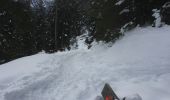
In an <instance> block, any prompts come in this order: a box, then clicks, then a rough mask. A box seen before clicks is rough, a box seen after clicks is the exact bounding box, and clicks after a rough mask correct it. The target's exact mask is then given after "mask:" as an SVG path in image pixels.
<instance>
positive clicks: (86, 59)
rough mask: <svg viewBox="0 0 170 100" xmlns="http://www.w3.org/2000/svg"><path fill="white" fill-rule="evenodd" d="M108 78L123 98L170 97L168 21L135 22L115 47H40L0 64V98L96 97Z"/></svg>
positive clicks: (62, 99)
mask: <svg viewBox="0 0 170 100" xmlns="http://www.w3.org/2000/svg"><path fill="white" fill-rule="evenodd" d="M105 83H109V84H110V85H111V86H112V88H113V90H114V91H115V92H116V93H117V95H118V96H119V97H121V98H122V97H124V96H127V97H129V98H130V97H133V96H136V95H140V97H141V98H142V100H170V87H169V84H170V26H164V27H162V28H152V27H147V28H136V29H135V30H133V31H131V32H127V33H126V34H125V36H124V37H123V38H122V39H120V40H118V41H117V42H116V43H115V44H114V45H113V46H112V47H107V46H106V45H102V44H98V45H95V46H93V48H91V49H90V50H88V49H84V48H83V49H81V48H80V49H78V50H72V51H67V52H59V53H55V54H45V53H40V54H37V55H33V56H29V57H25V58H20V59H18V60H15V61H12V62H9V63H7V64H4V65H0V100H94V99H95V98H96V96H98V95H100V93H101V90H102V88H103V86H104V84H105ZM133 100H134V99H133Z"/></svg>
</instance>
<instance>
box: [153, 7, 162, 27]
mask: <svg viewBox="0 0 170 100" xmlns="http://www.w3.org/2000/svg"><path fill="white" fill-rule="evenodd" d="M152 11H153V15H152V16H153V17H154V18H155V21H154V24H155V27H160V26H161V15H160V10H158V9H153V10H152Z"/></svg>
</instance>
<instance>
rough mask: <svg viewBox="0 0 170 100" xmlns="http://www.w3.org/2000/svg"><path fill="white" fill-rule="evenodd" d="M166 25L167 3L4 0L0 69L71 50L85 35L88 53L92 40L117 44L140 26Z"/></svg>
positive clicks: (169, 19) (149, 0) (168, 20)
mask: <svg viewBox="0 0 170 100" xmlns="http://www.w3.org/2000/svg"><path fill="white" fill-rule="evenodd" d="M154 13H156V14H157V16H156V17H155V16H154ZM158 17H159V18H160V19H161V24H160V25H156V19H157V18H158ZM162 24H168V25H170V2H169V0H0V64H3V63H5V62H8V61H11V60H14V59H16V58H20V57H24V56H29V55H32V54H36V53H38V52H41V51H45V52H46V53H54V52H57V51H64V50H70V49H71V46H72V45H73V44H76V43H77V40H76V37H77V36H80V35H82V34H84V33H85V31H88V34H87V35H86V36H85V38H86V40H85V42H86V44H87V45H88V46H89V48H90V46H91V43H92V42H93V41H97V42H98V41H103V42H105V43H108V42H112V43H114V42H115V41H116V40H117V39H119V38H120V37H122V36H123V34H124V32H125V31H128V30H131V29H133V28H135V27H136V26H139V27H145V26H152V27H161V26H162ZM75 48H76V46H75Z"/></svg>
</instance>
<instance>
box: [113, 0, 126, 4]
mask: <svg viewBox="0 0 170 100" xmlns="http://www.w3.org/2000/svg"><path fill="white" fill-rule="evenodd" d="M123 2H125V0H118V2H116V4H115V5H121V4H122V3H123Z"/></svg>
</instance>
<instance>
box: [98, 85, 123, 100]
mask: <svg viewBox="0 0 170 100" xmlns="http://www.w3.org/2000/svg"><path fill="white" fill-rule="evenodd" d="M101 94H102V96H103V98H104V100H120V99H119V98H118V96H117V95H116V94H115V92H114V91H113V90H112V88H111V86H110V85H109V84H108V83H106V84H105V86H104V88H103V90H102V93H101Z"/></svg>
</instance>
